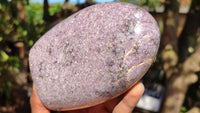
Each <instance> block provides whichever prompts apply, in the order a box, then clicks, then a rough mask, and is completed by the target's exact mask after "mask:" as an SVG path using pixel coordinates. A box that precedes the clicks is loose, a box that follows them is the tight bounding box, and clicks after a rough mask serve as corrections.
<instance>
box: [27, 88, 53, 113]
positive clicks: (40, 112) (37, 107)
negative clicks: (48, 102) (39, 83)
mask: <svg viewBox="0 0 200 113" xmlns="http://www.w3.org/2000/svg"><path fill="white" fill-rule="evenodd" d="M30 104H31V111H32V113H50V110H49V109H47V108H46V107H45V106H44V105H43V104H42V102H41V101H40V99H39V97H38V95H37V92H36V89H35V87H34V85H33V91H32V96H31V98H30Z"/></svg>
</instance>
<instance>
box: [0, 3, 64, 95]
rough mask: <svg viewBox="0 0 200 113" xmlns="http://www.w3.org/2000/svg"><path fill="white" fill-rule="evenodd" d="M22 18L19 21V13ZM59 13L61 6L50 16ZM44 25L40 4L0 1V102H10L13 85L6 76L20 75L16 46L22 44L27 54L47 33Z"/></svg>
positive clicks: (52, 6) (51, 8)
mask: <svg viewBox="0 0 200 113" xmlns="http://www.w3.org/2000/svg"><path fill="white" fill-rule="evenodd" d="M22 7H23V8H24V13H25V14H24V15H25V17H24V18H23V17H22V19H24V20H23V21H21V20H20V9H21V8H22ZM60 10H61V4H53V5H50V7H49V13H50V15H54V14H55V13H56V12H58V11H60ZM47 29H48V28H47V25H46V23H45V22H44V21H43V4H39V3H29V1H22V2H21V1H19V0H0V98H3V97H6V98H10V94H11V91H12V89H13V88H14V87H13V86H14V84H15V83H14V82H13V81H12V78H11V77H10V76H9V75H11V74H12V75H13V76H14V75H15V74H16V73H19V72H20V67H21V58H20V57H19V51H18V49H19V48H18V47H16V43H18V42H22V43H23V45H24V46H25V49H26V54H28V51H29V49H30V48H31V47H32V46H33V44H34V42H35V41H36V40H38V38H39V37H41V36H42V35H43V34H44V33H45V32H46V30H47Z"/></svg>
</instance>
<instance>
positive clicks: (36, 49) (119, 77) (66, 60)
mask: <svg viewBox="0 0 200 113" xmlns="http://www.w3.org/2000/svg"><path fill="white" fill-rule="evenodd" d="M159 42H160V32H159V28H158V25H157V23H156V21H155V20H154V18H153V17H152V16H151V15H150V14H149V13H148V12H147V11H145V10H143V9H142V8H140V7H138V6H135V5H133V4H129V3H122V2H110V3H103V4H97V5H93V6H90V7H88V8H85V9H83V10H81V11H79V12H77V13H75V14H74V15H72V16H70V17H68V18H67V19H65V20H63V21H62V22H60V23H59V24H57V25H56V26H55V27H53V28H52V29H51V30H49V31H48V32H47V33H46V34H45V35H43V36H42V37H41V38H40V39H39V40H38V41H37V42H36V43H35V45H34V46H33V47H32V49H31V51H30V54H29V62H30V69H31V73H32V78H33V82H34V84H35V87H36V90H37V93H38V95H39V98H40V99H41V101H42V103H43V104H44V105H45V106H46V107H48V108H50V109H53V110H72V109H79V108H84V107H89V106H93V105H96V104H99V103H102V102H105V101H107V100H109V99H112V98H114V97H116V96H118V95H120V94H122V93H123V92H125V91H127V89H128V88H130V87H131V86H132V85H133V84H134V83H135V82H136V81H138V80H139V79H140V78H141V77H142V76H143V75H144V74H145V73H146V71H147V70H148V69H149V67H150V65H151V64H152V63H153V61H154V59H155V56H156V53H157V50H158V46H159Z"/></svg>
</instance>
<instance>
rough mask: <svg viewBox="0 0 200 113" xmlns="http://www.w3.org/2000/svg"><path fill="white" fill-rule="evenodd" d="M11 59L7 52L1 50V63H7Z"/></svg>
mask: <svg viewBox="0 0 200 113" xmlns="http://www.w3.org/2000/svg"><path fill="white" fill-rule="evenodd" d="M8 59H9V56H8V55H7V54H6V52H4V51H2V50H0V62H6V61H7V60H8Z"/></svg>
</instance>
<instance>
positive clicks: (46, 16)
mask: <svg viewBox="0 0 200 113" xmlns="http://www.w3.org/2000/svg"><path fill="white" fill-rule="evenodd" d="M43 5H44V6H43V11H44V13H43V19H44V21H48V19H49V17H50V16H49V4H48V0H44V4H43Z"/></svg>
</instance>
